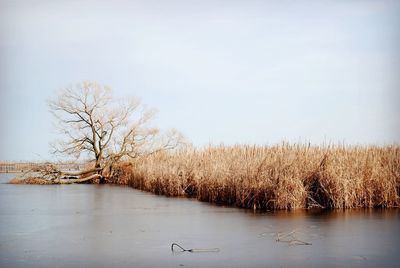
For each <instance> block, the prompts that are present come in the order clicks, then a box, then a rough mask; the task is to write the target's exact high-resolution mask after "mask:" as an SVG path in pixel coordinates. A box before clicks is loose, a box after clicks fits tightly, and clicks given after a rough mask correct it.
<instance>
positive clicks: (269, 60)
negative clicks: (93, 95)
mask: <svg viewBox="0 0 400 268" xmlns="http://www.w3.org/2000/svg"><path fill="white" fill-rule="evenodd" d="M399 25H400V1H385V0H382V1H368V0H366V1H358V0H357V1H351V0H350V1H340V0H338V1H333V0H332V1H327V0H323V1H304V0H299V1H285V0H281V1H278V0H276V1H261V0H260V1H257V0H249V1H245V0H242V1H235V0H233V1H218V0H213V1H211V0H203V1H194V0H171V1H162V0H146V1H121V0H116V1H73V0H69V1H61V0H60V1H50V0H48V1H45V0H32V1H21V0H0V126H1V132H0V160H3V161H4V160H7V161H16V160H25V161H40V160H51V159H53V156H52V155H51V154H50V146H49V143H50V142H51V141H53V140H55V139H57V137H58V136H57V133H56V131H55V130H54V127H53V126H54V119H53V118H52V116H51V114H50V113H49V109H48V107H47V103H46V100H47V99H49V98H52V97H54V96H55V94H56V92H57V91H58V90H60V89H61V88H64V87H68V86H70V85H74V84H76V83H79V82H81V81H84V80H91V81H97V82H99V83H101V84H103V85H108V86H110V87H111V88H112V89H113V92H114V95H115V96H117V97H123V96H136V97H139V98H140V99H141V100H142V102H143V103H144V104H146V105H147V106H149V107H155V108H157V109H158V111H159V112H158V114H157V117H156V119H155V122H154V124H155V125H157V126H159V127H160V128H162V129H168V128H177V129H178V130H180V131H181V132H182V133H183V134H184V135H185V136H186V138H187V140H189V141H190V142H192V143H193V144H194V145H195V146H198V147H201V146H206V145H209V144H216V145H218V144H221V143H223V144H226V145H231V144H260V145H272V144H276V143H280V142H282V141H287V142H291V143H297V142H307V143H308V142H310V143H312V144H326V143H344V144H362V145H369V144H376V145H385V144H393V143H395V144H399V143H400V53H399V47H400V27H399Z"/></svg>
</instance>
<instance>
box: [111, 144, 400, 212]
mask: <svg viewBox="0 0 400 268" xmlns="http://www.w3.org/2000/svg"><path fill="white" fill-rule="evenodd" d="M113 183H117V184H124V185H130V186H132V187H134V188H137V189H141V190H144V191H149V192H153V193H155V194H159V195H166V196H186V197H192V198H197V199H198V200H201V201H206V202H210V203H215V204H222V205H229V206H237V207H242V208H253V209H256V210H266V209H272V210H277V209H282V210H293V209H299V208H313V207H320V208H331V209H332V208H360V207H384V208H387V207H398V206H399V203H400V200H399V192H400V147H399V146H398V145H393V146H384V147H376V146H368V147H366V146H344V145H334V146H310V145H302V144H286V143H284V144H281V145H276V146H246V145H237V146H217V147H207V148H204V149H185V150H181V151H177V152H174V153H167V152H161V153H158V154H154V155H151V156H148V157H145V158H141V159H137V160H135V161H132V162H125V163H122V164H121V165H120V166H119V168H118V172H117V175H116V176H115V178H114V181H113Z"/></svg>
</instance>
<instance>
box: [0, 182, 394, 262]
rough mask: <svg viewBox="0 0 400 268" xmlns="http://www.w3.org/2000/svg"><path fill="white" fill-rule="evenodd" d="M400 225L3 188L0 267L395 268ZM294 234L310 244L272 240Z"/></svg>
mask: <svg viewBox="0 0 400 268" xmlns="http://www.w3.org/2000/svg"><path fill="white" fill-rule="evenodd" d="M10 176H11V175H10V174H1V175H0V181H1V182H3V183H4V182H5V181H7V180H8V179H10ZM399 227H400V214H399V210H398V209H392V210H359V211H345V212H343V211H339V212H329V213H327V212H314V213H305V212H295V213H293V212H291V213H286V212H281V213H264V214H255V213H253V212H251V211H247V210H242V209H235V208H226V207H217V206H213V205H209V204H206V203H201V202H198V201H196V200H188V199H184V198H166V197H160V196H155V195H152V194H148V193H144V192H140V191H137V190H134V189H131V188H128V187H120V186H110V185H49V186H44V185H43V186H42V185H9V184H0V267H115V268H116V267H321V266H323V267H343V266H346V267H349V266H351V267H398V266H399V263H400V254H398V249H399V248H400V239H399V238H400V236H399V231H400V228H399ZM293 231H294V233H293V234H294V235H295V237H296V238H297V239H299V240H301V241H304V242H308V243H311V245H290V244H289V243H287V242H276V233H281V234H283V233H289V232H293ZM283 239H285V238H283ZM286 239H287V238H286ZM172 242H177V243H179V244H181V245H182V246H184V247H186V248H215V247H217V248H219V249H220V251H219V252H208V253H189V252H184V253H172V252H171V250H170V246H171V243H172Z"/></svg>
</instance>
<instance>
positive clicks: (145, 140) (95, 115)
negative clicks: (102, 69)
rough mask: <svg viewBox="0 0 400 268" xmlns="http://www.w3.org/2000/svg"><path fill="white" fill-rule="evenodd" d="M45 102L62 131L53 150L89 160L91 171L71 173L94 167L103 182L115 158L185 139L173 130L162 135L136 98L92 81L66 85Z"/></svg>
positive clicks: (167, 146)
mask: <svg viewBox="0 0 400 268" xmlns="http://www.w3.org/2000/svg"><path fill="white" fill-rule="evenodd" d="M48 104H49V107H50V111H51V113H52V114H53V115H54V117H55V118H56V119H57V128H58V130H59V131H60V133H61V134H62V138H61V139H60V140H58V141H56V142H55V143H54V144H53V148H54V153H57V154H63V155H71V156H74V157H75V158H76V159H80V158H81V157H82V156H86V157H89V158H90V159H91V160H93V163H94V164H93V168H92V169H91V170H85V171H83V172H81V173H74V174H73V176H79V175H82V174H85V175H87V174H90V173H91V172H92V175H93V173H94V175H95V176H92V177H93V178H100V179H101V181H104V179H105V178H106V177H109V176H112V175H113V167H114V165H115V163H117V162H118V161H120V160H122V159H127V158H136V157H140V156H143V155H148V154H152V153H155V152H158V151H161V150H168V149H173V148H176V147H177V146H178V145H180V144H181V143H182V141H183V139H182V136H181V135H180V133H179V132H178V131H176V130H171V131H169V132H168V133H166V134H164V135H161V133H160V131H159V129H158V128H155V127H152V126H151V125H150V123H151V121H152V119H153V118H154V115H155V110H154V109H148V108H146V107H145V106H143V105H141V103H140V101H139V100H138V99H135V98H124V99H116V98H113V97H112V92H111V89H110V88H109V87H107V86H101V85H99V84H98V83H95V82H83V83H80V84H78V85H77V86H75V87H68V88H65V89H63V90H61V91H60V92H59V94H58V96H57V97H55V98H53V99H51V100H49V101H48ZM60 174H62V175H68V173H60ZM96 174H97V175H96ZM88 177H90V176H88ZM80 180H82V178H80Z"/></svg>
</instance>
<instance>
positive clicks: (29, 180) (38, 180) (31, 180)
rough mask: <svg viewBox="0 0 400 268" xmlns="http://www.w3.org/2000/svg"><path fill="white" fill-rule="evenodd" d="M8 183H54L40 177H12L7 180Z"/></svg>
mask: <svg viewBox="0 0 400 268" xmlns="http://www.w3.org/2000/svg"><path fill="white" fill-rule="evenodd" d="M9 183H10V184H40V185H48V184H55V183H54V182H53V181H51V180H48V179H45V178H42V177H28V178H13V179H12V180H10V182H9Z"/></svg>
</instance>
